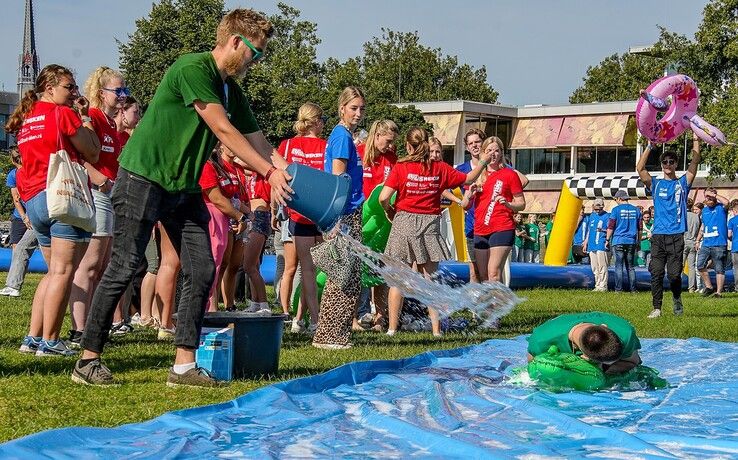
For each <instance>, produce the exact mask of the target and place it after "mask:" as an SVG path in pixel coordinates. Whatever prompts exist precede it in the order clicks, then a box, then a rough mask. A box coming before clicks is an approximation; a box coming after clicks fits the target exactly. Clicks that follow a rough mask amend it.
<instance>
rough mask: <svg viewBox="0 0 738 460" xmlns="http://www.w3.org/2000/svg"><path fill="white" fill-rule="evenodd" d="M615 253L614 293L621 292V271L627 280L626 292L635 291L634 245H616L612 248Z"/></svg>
mask: <svg viewBox="0 0 738 460" xmlns="http://www.w3.org/2000/svg"><path fill="white" fill-rule="evenodd" d="M613 250H614V252H615V292H622V290H623V271H625V272H626V275H625V276H626V277H627V279H628V290H629V291H631V292H634V291H635V284H636V277H635V251H636V245H635V244H616V245H615V246H613Z"/></svg>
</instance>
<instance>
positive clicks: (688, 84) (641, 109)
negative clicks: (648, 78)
mask: <svg viewBox="0 0 738 460" xmlns="http://www.w3.org/2000/svg"><path fill="white" fill-rule="evenodd" d="M646 93H647V94H648V95H650V96H651V97H649V98H648V99H652V100H661V101H666V100H668V99H667V98H669V96H671V103H670V104H669V105H668V108H666V112H665V113H664V114H663V116H662V117H659V116H658V115H659V110H657V108H655V107H654V106H653V105H651V103H649V101H648V100H647V98H646V97H641V98H640V99H639V100H638V106H637V107H636V126H638V131H640V133H641V134H642V135H643V136H644V137H645V138H646V139H648V140H650V141H651V142H653V143H657V144H663V143H666V142H669V141H671V140H673V139H674V138H676V137H677V136H679V135H680V134H682V133H683V132H684V130H685V129H687V128H688V127H689V125H690V124H689V121H687V122H686V123H685V122H684V118H685V117H686V118H687V120H689V119H691V118H692V117H693V116H694V115H695V114H696V113H697V103H698V101H699V90H698V89H697V85H696V84H695V82H694V80H692V79H691V78H689V77H688V76H686V75H681V74H679V75H669V76H667V77H663V78H660V79H658V80H656V81H655V82H653V83H651V85H650V86H649V87H648V88H647V89H646ZM659 108H661V109H663V105H661V104H660V105H659Z"/></svg>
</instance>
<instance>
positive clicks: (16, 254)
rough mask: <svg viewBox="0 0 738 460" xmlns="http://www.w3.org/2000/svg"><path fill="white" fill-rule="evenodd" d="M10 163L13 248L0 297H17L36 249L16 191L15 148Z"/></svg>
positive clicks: (17, 160) (18, 163) (17, 156)
mask: <svg viewBox="0 0 738 460" xmlns="http://www.w3.org/2000/svg"><path fill="white" fill-rule="evenodd" d="M10 162H11V163H13V166H15V167H14V168H13V169H11V170H10V172H9V173H8V177H7V179H6V181H5V185H7V186H8V188H10V194H11V196H12V197H13V206H14V208H15V209H13V213H12V214H11V216H10V245H11V247H12V248H13V257H12V259H11V260H10V268H9V269H8V277H7V278H6V279H5V287H4V288H2V289H0V295H5V296H9V297H19V296H20V289H21V287H22V286H23V281H24V280H25V278H26V270H28V261H29V259H30V258H31V256H32V255H33V252H34V251H35V250H36V248H38V239H36V234H35V233H34V232H33V227H32V226H31V220H30V219H29V218H28V214H27V213H26V205H25V203H24V202H23V200H22V199H21V197H20V192H19V191H18V181H17V179H16V177H17V173H18V171H19V170H20V169H21V167H22V160H21V154H20V152H19V151H18V148H17V147H12V148H11V149H10Z"/></svg>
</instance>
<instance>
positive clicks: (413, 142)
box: [398, 127, 431, 168]
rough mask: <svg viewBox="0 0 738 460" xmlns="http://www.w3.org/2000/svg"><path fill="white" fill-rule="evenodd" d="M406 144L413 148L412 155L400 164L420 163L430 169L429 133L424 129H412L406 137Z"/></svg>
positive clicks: (408, 155)
mask: <svg viewBox="0 0 738 460" xmlns="http://www.w3.org/2000/svg"><path fill="white" fill-rule="evenodd" d="M405 142H406V143H407V144H409V145H410V147H412V148H413V152H412V153H408V154H407V155H406V156H405V157H403V158H402V159H400V160H398V163H405V162H411V161H412V162H420V163H423V166H425V167H426V168H430V164H431V159H430V145H428V132H427V131H426V130H424V129H423V128H418V127H415V128H410V131H408V132H407V134H406V135H405Z"/></svg>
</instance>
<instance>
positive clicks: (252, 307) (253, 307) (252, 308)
mask: <svg viewBox="0 0 738 460" xmlns="http://www.w3.org/2000/svg"><path fill="white" fill-rule="evenodd" d="M244 311H245V312H246V313H259V314H270V315H271V314H272V310H271V309H270V308H269V304H268V303H266V302H251V303H250V304H249V306H248V307H247V308H246V310H244Z"/></svg>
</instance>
